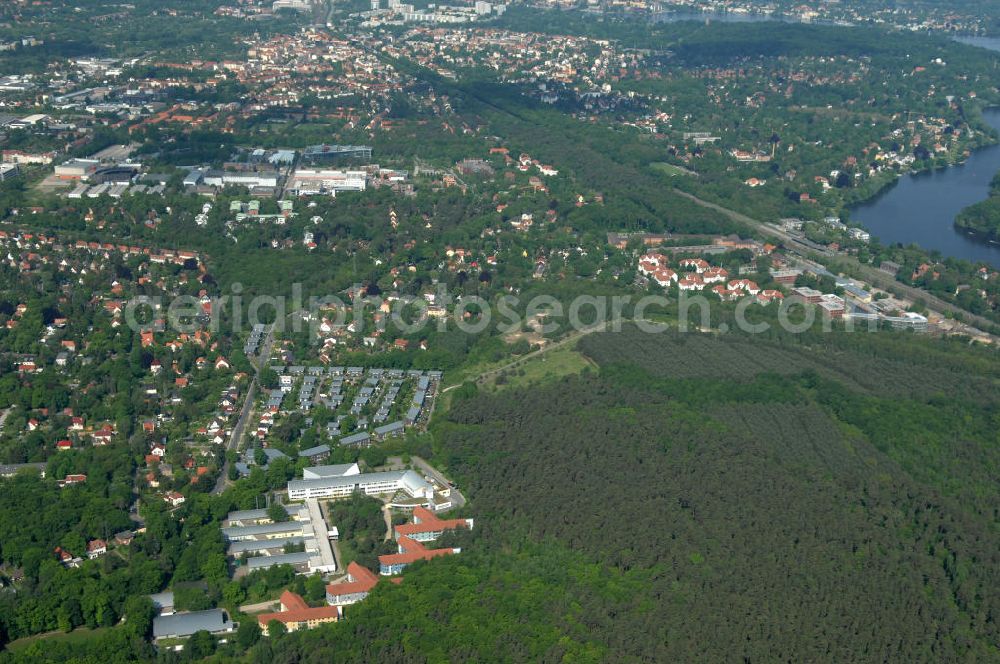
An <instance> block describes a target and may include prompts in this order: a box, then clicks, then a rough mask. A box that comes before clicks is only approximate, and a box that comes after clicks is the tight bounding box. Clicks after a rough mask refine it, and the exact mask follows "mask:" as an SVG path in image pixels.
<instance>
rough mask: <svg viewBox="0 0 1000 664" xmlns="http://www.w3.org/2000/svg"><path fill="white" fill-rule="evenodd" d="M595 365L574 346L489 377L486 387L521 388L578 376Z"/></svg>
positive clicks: (537, 357) (533, 358)
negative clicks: (574, 375) (571, 375)
mask: <svg viewBox="0 0 1000 664" xmlns="http://www.w3.org/2000/svg"><path fill="white" fill-rule="evenodd" d="M588 366H594V365H593V363H592V362H591V361H590V360H588V359H587V358H586V357H584V356H583V355H582V354H581V353H578V352H577V351H576V350H574V349H573V348H572V345H566V346H562V347H560V348H556V349H555V350H552V351H550V352H548V353H542V354H540V355H536V356H534V357H532V358H530V359H527V360H525V361H524V362H523V363H521V364H518V365H517V366H513V367H511V368H510V369H507V370H505V371H504V372H503V374H496V375H492V376H489V377H488V378H487V379H486V380H485V381H484V382H483V386H484V387H500V388H503V387H508V386H514V387H520V386H524V385H527V384H529V383H541V382H547V381H549V380H553V379H556V378H561V377H563V376H568V375H570V374H578V373H580V372H581V371H583V370H584V368H586V367H588Z"/></svg>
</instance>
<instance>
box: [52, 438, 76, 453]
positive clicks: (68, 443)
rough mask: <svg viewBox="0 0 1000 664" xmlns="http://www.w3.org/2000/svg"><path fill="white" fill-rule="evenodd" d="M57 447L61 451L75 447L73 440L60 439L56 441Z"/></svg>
mask: <svg viewBox="0 0 1000 664" xmlns="http://www.w3.org/2000/svg"><path fill="white" fill-rule="evenodd" d="M56 449H57V450H59V451H60V452H65V451H67V450H71V449H73V441H72V440H60V441H59V442H58V443H56Z"/></svg>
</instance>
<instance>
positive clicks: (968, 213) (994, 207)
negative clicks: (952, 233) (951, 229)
mask: <svg viewBox="0 0 1000 664" xmlns="http://www.w3.org/2000/svg"><path fill="white" fill-rule="evenodd" d="M955 227H956V228H960V229H961V230H963V231H966V232H967V233H972V234H974V235H978V236H979V237H981V238H983V239H984V240H988V241H990V242H1000V173H997V174H996V175H994V176H993V181H992V182H990V195H989V197H988V198H987V199H986V200H985V201H980V202H978V203H974V204H973V205H970V206H969V207H967V208H965V209H964V210H962V211H961V212H959V213H958V216H957V217H955Z"/></svg>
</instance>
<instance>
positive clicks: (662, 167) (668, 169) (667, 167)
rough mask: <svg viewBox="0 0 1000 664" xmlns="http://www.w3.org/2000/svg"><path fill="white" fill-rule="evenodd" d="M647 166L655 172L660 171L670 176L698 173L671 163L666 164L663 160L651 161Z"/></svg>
mask: <svg viewBox="0 0 1000 664" xmlns="http://www.w3.org/2000/svg"><path fill="white" fill-rule="evenodd" d="M649 167H650V168H651V169H653V170H654V171H656V172H657V173H662V174H663V175H669V176H670V177H674V176H677V175H698V174H697V173H695V172H694V171H689V170H688V169H686V168H682V167H680V166H674V165H673V164H668V163H667V162H665V161H657V162H653V163H652V164H650V165H649Z"/></svg>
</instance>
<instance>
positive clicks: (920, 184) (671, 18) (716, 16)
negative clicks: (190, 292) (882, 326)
mask: <svg viewBox="0 0 1000 664" xmlns="http://www.w3.org/2000/svg"><path fill="white" fill-rule="evenodd" d="M653 20H654V21H660V22H668V23H673V22H679V21H707V22H721V23H757V22H762V21H783V22H786V23H792V22H799V20H798V19H797V18H795V17H788V16H770V15H766V14H743V13H732V12H691V11H674V12H662V13H659V14H656V15H654V18H653ZM953 39H955V40H956V41H960V42H962V43H963V44H970V45H972V46H979V47H981V48H986V49H989V50H992V51H1000V38H997V37H954V38H953ZM983 119H984V120H985V121H986V122H987V123H988V124H989V125H990V126H991V127H993V128H994V129H996V130H998V131H1000V110H996V109H994V110H989V111H986V112H984V113H983ZM997 172H1000V145H992V146H989V147H986V148H983V149H981V150H976V151H975V152H973V153H972V155H971V156H970V157H969V158H968V159H967V160H966V161H965V163H964V164H961V165H958V166H953V167H950V168H947V169H944V170H940V171H934V172H932V173H918V174H914V175H904V176H903V177H901V178H900V179H899V180H898V182H897V183H896V184H894V185H893V186H892V187H890V188H889V189H887V190H885V191H884V192H882V193H881V194H880V195H879V196H877V197H875V198H874V199H872V200H870V201H868V202H867V203H864V204H862V205H858V206H856V207H854V208H853V209H852V210H851V219H852V220H854V221H856V222H859V223H861V224H862V225H864V226H865V227H866V228H867V229H868V230H870V231H871V232H872V234H873V235H875V236H876V237H878V238H879V240H881V241H882V242H883V243H885V244H895V243H897V242H899V243H902V244H911V243H912V244H916V245H919V246H920V247H922V248H924V249H928V250H930V249H937V250H938V251H940V252H941V253H942V254H944V255H945V256H952V257H955V258H964V259H966V260H970V261H974V262H979V261H982V262H986V263H989V264H990V265H993V266H994V267H1000V245H995V244H988V243H985V242H983V241H981V240H977V239H974V238H972V237H970V236H968V235H966V234H965V233H961V232H959V231H958V230H957V229H956V228H955V226H954V222H955V217H956V216H957V215H958V213H959V212H961V211H962V209H963V208H965V207H968V206H969V205H972V204H973V203H978V202H979V201H982V200H984V199H986V197H987V196H988V195H989V185H990V181H991V180H992V179H993V176H994V175H995V174H996V173H997Z"/></svg>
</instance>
